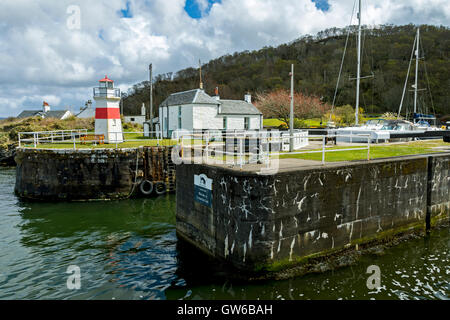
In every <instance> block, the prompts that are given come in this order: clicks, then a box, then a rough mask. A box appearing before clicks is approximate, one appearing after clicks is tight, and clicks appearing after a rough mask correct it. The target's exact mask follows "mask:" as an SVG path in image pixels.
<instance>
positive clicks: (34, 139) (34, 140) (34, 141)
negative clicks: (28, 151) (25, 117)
mask: <svg viewBox="0 0 450 320" xmlns="http://www.w3.org/2000/svg"><path fill="white" fill-rule="evenodd" d="M33 144H34V147H35V148H36V133H33Z"/></svg>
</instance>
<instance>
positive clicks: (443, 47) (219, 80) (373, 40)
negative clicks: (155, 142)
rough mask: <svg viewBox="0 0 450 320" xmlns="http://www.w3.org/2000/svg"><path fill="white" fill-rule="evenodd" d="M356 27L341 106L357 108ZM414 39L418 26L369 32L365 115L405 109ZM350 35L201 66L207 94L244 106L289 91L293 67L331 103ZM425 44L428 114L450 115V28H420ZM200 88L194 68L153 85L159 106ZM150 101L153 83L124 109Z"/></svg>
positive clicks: (423, 98) (299, 81) (336, 32)
mask: <svg viewBox="0 0 450 320" xmlns="http://www.w3.org/2000/svg"><path fill="white" fill-rule="evenodd" d="M351 28H352V33H351V35H350V38H349V43H348V48H347V54H346V57H345V60H344V65H343V72H342V75H341V81H340V90H339V92H338V97H337V101H336V105H345V104H351V105H354V102H355V83H354V81H352V80H350V78H352V77H355V74H356V39H355V32H354V31H355V30H354V27H351ZM415 33H416V27H415V26H414V25H405V26H392V25H383V26H378V27H376V28H365V29H364V35H363V41H362V42H363V55H362V71H361V75H362V76H365V75H370V74H372V73H373V75H374V78H368V79H364V80H362V81H361V105H362V107H363V108H364V109H365V110H366V112H368V113H381V112H384V111H394V112H396V111H397V110H398V106H399V103H400V98H401V94H402V90H403V85H404V81H405V77H406V73H407V70H408V64H409V59H410V55H411V50H412V45H413V42H414V37H415ZM346 35H347V29H338V28H332V29H327V30H325V31H322V32H319V33H318V34H317V35H316V36H304V37H302V38H299V39H297V40H295V41H292V42H291V43H288V44H283V45H280V46H278V47H276V48H273V47H265V48H263V49H260V50H256V51H244V52H240V53H234V54H230V55H225V56H222V57H220V58H217V59H214V60H211V61H209V62H208V63H206V64H205V65H203V66H202V71H203V77H204V80H203V81H204V87H205V90H206V92H208V93H210V94H212V93H213V92H214V88H215V87H216V86H218V87H219V91H220V95H221V97H223V98H228V99H242V98H243V96H244V94H245V93H246V92H247V91H248V92H250V93H252V94H253V95H255V93H258V92H264V91H270V90H273V89H277V88H289V83H290V80H289V76H288V74H289V71H290V65H291V63H294V65H295V81H296V84H295V87H296V90H297V91H302V92H305V93H308V94H314V95H317V96H319V97H323V99H324V100H325V101H327V102H330V103H331V102H332V100H333V95H334V90H335V86H336V82H337V78H338V72H339V66H340V63H341V59H342V53H343V50H344V46H345V39H346ZM421 44H422V45H421V46H422V50H423V55H424V58H425V59H424V62H423V61H421V62H420V66H419V87H420V88H427V89H428V83H427V81H426V78H427V76H428V79H429V86H430V90H429V91H428V90H427V91H421V94H420V96H419V103H420V105H421V106H423V110H422V111H425V112H426V111H428V112H432V111H433V110H432V105H434V108H435V111H436V113H438V114H448V113H450V106H449V104H448V101H449V98H450V97H449V89H450V77H449V74H450V60H449V55H450V29H449V28H448V27H442V26H441V27H437V26H429V25H423V26H421ZM414 70H415V66H414V63H413V64H412V66H411V74H410V82H409V84H412V83H413V76H414ZM198 83H199V76H198V71H197V69H194V68H187V69H184V70H180V71H178V72H177V73H176V74H174V75H173V74H171V73H168V74H164V75H158V76H157V77H155V83H154V94H155V97H154V106H158V105H159V104H160V103H161V102H162V101H163V100H164V99H165V98H166V97H167V96H168V95H169V94H170V93H173V92H176V91H183V90H188V89H192V88H197V87H198ZM408 89H411V87H410V86H409V88H408ZM430 91H431V93H432V102H431V99H430V95H429V92H430ZM148 100H149V82H148V81H144V82H141V83H138V84H135V85H134V86H133V88H131V89H130V90H129V91H128V93H127V94H126V97H125V100H124V108H125V110H126V112H131V113H135V114H138V113H139V110H140V107H141V104H142V102H146V104H147V105H148ZM405 105H406V106H408V108H409V111H411V105H412V93H411V92H408V94H407V96H406V100H405ZM156 109H157V108H156ZM156 112H157V111H156Z"/></svg>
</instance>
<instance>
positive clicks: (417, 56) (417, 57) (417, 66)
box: [414, 28, 420, 123]
mask: <svg viewBox="0 0 450 320" xmlns="http://www.w3.org/2000/svg"><path fill="white" fill-rule="evenodd" d="M419 34H420V29H419V28H417V49H416V79H415V82H414V113H417V80H418V74H419ZM415 122H416V119H415V118H414V123H415Z"/></svg>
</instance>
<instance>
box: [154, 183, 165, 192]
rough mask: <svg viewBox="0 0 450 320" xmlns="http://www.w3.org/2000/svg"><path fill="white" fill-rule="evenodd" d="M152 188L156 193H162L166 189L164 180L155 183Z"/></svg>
mask: <svg viewBox="0 0 450 320" xmlns="http://www.w3.org/2000/svg"><path fill="white" fill-rule="evenodd" d="M154 189H155V192H156V194H157V195H163V194H165V193H166V191H167V186H166V184H165V183H164V182H162V181H159V182H156V183H155V187H154Z"/></svg>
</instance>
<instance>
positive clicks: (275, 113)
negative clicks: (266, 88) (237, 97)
mask: <svg viewBox="0 0 450 320" xmlns="http://www.w3.org/2000/svg"><path fill="white" fill-rule="evenodd" d="M290 103H291V98H290V93H289V92H288V91H287V90H284V89H279V90H276V91H272V92H269V93H264V94H258V95H257V96H256V103H255V105H256V107H257V108H258V109H259V111H261V112H262V113H263V115H264V117H265V118H272V119H278V120H281V121H284V122H285V123H286V124H287V127H289V119H290ZM330 109H331V106H330V105H329V104H327V103H325V102H322V101H320V99H319V98H317V97H316V96H307V95H305V94H303V93H301V92H297V93H294V117H295V118H298V119H311V118H317V117H322V116H323V115H324V114H325V113H326V112H327V111H328V110H330Z"/></svg>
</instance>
